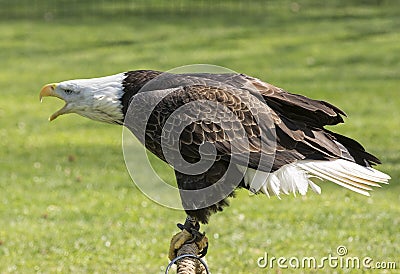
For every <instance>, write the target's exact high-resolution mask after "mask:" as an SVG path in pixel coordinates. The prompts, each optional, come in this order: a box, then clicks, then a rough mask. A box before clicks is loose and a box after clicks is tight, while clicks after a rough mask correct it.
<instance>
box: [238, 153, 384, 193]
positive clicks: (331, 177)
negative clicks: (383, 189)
mask: <svg viewBox="0 0 400 274" xmlns="http://www.w3.org/2000/svg"><path fill="white" fill-rule="evenodd" d="M238 168H239V169H240V170H242V171H244V172H245V176H244V181H245V184H246V185H248V186H249V188H250V190H251V191H253V192H262V193H264V194H265V195H267V196H268V197H270V195H276V196H278V197H279V194H280V193H281V192H282V193H284V194H289V193H293V194H294V195H296V192H299V193H300V194H301V195H305V194H306V193H307V190H308V187H310V188H311V189H312V190H313V191H314V192H316V193H318V194H320V193H321V188H320V187H319V186H318V185H316V184H315V183H314V182H312V181H311V180H310V178H311V177H316V178H318V179H320V180H323V179H325V180H328V181H331V182H333V183H336V184H338V185H340V186H342V187H345V188H347V189H350V190H352V191H354V192H357V193H360V194H363V195H366V196H369V192H368V191H370V190H372V188H371V187H380V185H379V184H387V183H388V181H389V179H390V176H389V175H387V174H385V173H383V172H380V171H378V170H376V169H373V168H368V167H363V166H360V165H358V164H356V163H354V162H351V161H347V160H342V159H337V160H332V161H315V160H301V161H297V162H295V163H292V164H288V165H284V166H282V167H281V168H280V169H278V170H277V171H275V172H273V173H265V172H261V171H256V170H254V169H251V168H247V169H246V168H244V167H242V166H238Z"/></svg>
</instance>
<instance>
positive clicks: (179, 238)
mask: <svg viewBox="0 0 400 274" xmlns="http://www.w3.org/2000/svg"><path fill="white" fill-rule="evenodd" d="M192 239H193V236H192V234H190V233H189V232H188V231H187V230H186V229H183V230H182V231H181V232H178V233H176V234H175V235H174V236H173V237H172V239H171V244H170V245H169V253H168V258H169V259H170V260H171V261H172V260H173V259H175V258H176V252H177V251H178V250H179V249H180V248H181V247H182V246H183V245H184V244H185V242H187V241H189V240H192ZM196 244H197V247H198V248H199V251H200V252H201V251H202V250H203V249H204V248H205V247H207V245H208V238H207V237H206V236H203V237H202V239H201V240H200V241H198V242H196Z"/></svg>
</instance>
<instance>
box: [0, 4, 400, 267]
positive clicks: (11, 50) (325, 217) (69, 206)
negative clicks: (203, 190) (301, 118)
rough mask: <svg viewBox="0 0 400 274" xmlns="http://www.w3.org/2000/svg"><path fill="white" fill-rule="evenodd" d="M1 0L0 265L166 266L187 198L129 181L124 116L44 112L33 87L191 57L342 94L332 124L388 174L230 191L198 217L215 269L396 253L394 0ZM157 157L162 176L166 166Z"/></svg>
mask: <svg viewBox="0 0 400 274" xmlns="http://www.w3.org/2000/svg"><path fill="white" fill-rule="evenodd" d="M3 2H4V1H3ZM3 2H1V3H0V7H1V6H2V7H1V11H0V14H1V19H0V40H1V42H0V64H1V66H0V90H1V100H0V123H1V127H0V146H1V150H0V272H1V273H3V272H5V273H7V272H20V273H32V272H44V273H53V272H57V271H59V272H74V273H76V272H77V273H82V272H89V273H92V272H98V273H104V272H120V273H121V272H123V273H126V272H132V273H157V272H162V271H163V270H164V269H165V266H166V265H167V264H168V260H167V251H168V245H169V240H170V237H171V235H172V234H173V233H175V232H176V231H177V228H176V226H175V224H176V223H177V222H182V221H184V218H185V214H184V213H183V212H181V211H177V210H172V209H168V208H165V207H162V206H160V205H158V204H156V203H153V202H152V201H151V200H149V199H148V198H146V197H145V196H144V195H143V194H142V193H141V192H140V191H139V190H138V189H137V188H136V187H135V186H134V184H133V182H132V180H131V179H130V176H129V174H128V172H127V171H126V168H125V165H124V159H123V155H122V149H121V142H122V141H121V135H122V129H121V128H120V127H118V126H112V125H105V124H101V123H96V122H92V121H89V120H87V119H84V118H81V117H79V116H76V115H69V116H65V117H60V118H59V119H57V120H56V121H54V122H52V123H49V122H48V121H47V117H48V116H49V115H50V114H51V113H53V112H54V111H55V110H57V109H58V108H59V107H61V106H62V102H59V101H56V100H51V99H46V100H45V101H44V103H43V104H40V103H39V100H38V92H39V90H40V88H41V86H42V85H43V84H46V83H49V82H56V81H61V80H66V79H73V78H89V77H97V76H104V75H109V74H113V73H118V72H121V71H126V70H129V69H157V70H168V69H172V68H174V67H177V66H181V65H187V64H193V63H210V64H215V65H220V66H224V67H227V68H230V69H232V70H235V71H239V72H243V73H246V74H249V75H253V76H256V77H259V78H261V79H263V80H265V81H268V82H270V83H273V84H275V85H278V86H280V87H283V88H285V89H287V90H289V91H292V92H297V93H302V94H305V95H307V96H310V97H313V98H317V99H324V100H328V101H330V102H331V103H333V104H335V105H337V106H340V107H341V108H342V109H343V110H344V111H345V112H346V113H347V114H348V116H349V117H348V119H346V124H345V125H340V126H336V127H335V130H336V131H338V132H341V133H343V134H347V135H349V136H351V137H353V138H356V139H358V140H360V141H361V142H362V143H363V144H364V145H365V146H366V147H367V148H368V149H369V151H371V152H372V153H374V154H376V155H377V156H379V157H380V158H381V160H382V162H383V163H384V164H383V165H382V166H380V167H378V168H379V169H380V170H382V171H384V172H387V173H389V174H390V175H391V176H392V180H391V184H390V185H389V186H384V187H383V188H382V189H378V190H376V191H374V192H373V193H372V196H371V197H369V198H368V197H362V196H360V195H357V194H353V193H350V192H349V191H347V190H344V189H341V188H339V187H337V186H335V185H333V184H331V183H328V182H323V183H320V185H321V186H322V189H323V193H322V195H320V196H317V195H314V194H311V193H310V195H307V196H306V197H304V198H302V197H297V198H293V197H292V196H287V197H282V200H278V199H276V198H271V199H268V198H266V197H261V196H257V197H250V196H249V195H248V194H247V193H246V192H244V191H243V192H242V191H240V192H238V197H237V198H236V199H234V200H232V203H231V207H230V208H228V209H226V210H225V211H224V212H223V213H219V214H217V215H214V216H213V217H212V219H211V223H210V224H209V225H208V226H204V227H203V229H204V230H205V231H206V233H207V234H208V236H209V238H210V249H209V254H208V255H207V260H208V264H209V266H210V269H211V270H212V272H213V273H267V272H269V271H270V270H271V269H269V268H266V269H260V268H258V267H257V259H258V258H259V257H260V256H263V255H264V253H265V252H267V253H268V255H269V256H275V257H280V256H284V257H287V258H289V257H292V256H298V257H300V258H301V257H304V256H315V257H316V258H322V257H324V256H328V255H329V254H333V255H337V253H336V248H337V247H338V246H339V245H344V246H346V247H347V249H348V255H349V256H358V257H360V258H362V257H365V256H369V257H371V258H373V259H374V261H395V262H397V268H400V261H399V255H400V233H399V226H400V205H399V202H400V192H399V191H400V187H399V179H400V143H399V140H400V96H399V95H400V94H399V86H400V78H399V72H400V55H399V52H400V35H399V32H398V30H399V29H400V8H399V5H395V4H393V5H390V4H389V3H385V2H384V1H382V3H381V4H380V5H378V4H376V3H375V2H374V3H373V4H369V5H355V4H354V5H353V4H349V2H348V1H330V2H329V6H324V4H323V3H324V2H318V1H299V2H298V4H297V3H295V4H294V3H291V2H289V1H272V2H270V3H268V4H263V2H259V3H258V2H255V3H253V4H250V5H247V4H246V3H245V2H243V3H240V2H237V3H236V2H233V1H230V2H219V4H216V5H215V6H213V4H212V3H211V2H210V3H209V4H208V3H204V2H200V3H202V4H199V2H192V3H191V2H190V1H180V2H179V4H175V6H174V7H171V6H169V5H167V4H165V3H159V2H158V1H152V2H151V3H150V4H148V5H149V6H146V2H144V1H143V2H140V5H134V4H131V3H130V4H128V1H126V3H125V6H124V2H116V1H110V2H109V3H107V2H103V1H102V2H99V3H97V2H96V3H97V4H96V3H95V2H93V3H92V2H89V3H87V2H88V1H80V2H79V3H80V4H79V3H78V2H74V1H71V4H70V5H68V2H64V1H60V4H59V5H57V4H55V3H53V2H55V1H48V3H46V1H40V2H39V1H37V2H34V3H35V4H34V5H29V3H26V5H17V4H15V3H14V4H13V3H7V4H6V3H3ZM367 2H368V1H367ZM370 2H373V1H370ZM376 2H379V1H376ZM312 3H314V4H312ZM316 3H320V4H318V5H317V4H316ZM191 5H193V6H191ZM326 5H328V4H326ZM138 149H139V146H138ZM139 164H140V163H138V165H139ZM161 170H162V171H163V176H164V177H165V176H166V177H167V178H169V180H171V181H172V177H171V176H172V173H171V170H169V169H165V168H164V167H161ZM135 178H138V180H140V181H142V182H143V181H144V182H145V181H146V179H147V176H146V174H140V173H139V174H137V175H136V176H135ZM148 183H149V184H151V183H153V182H151V181H149V182H148ZM291 270H292V271H294V270H293V269H291ZM308 270H309V269H308ZM308 270H301V269H297V271H299V272H301V271H304V272H309V271H308ZM280 271H281V269H279V268H277V267H276V266H275V268H274V269H273V272H276V273H280ZM312 271H315V272H320V271H326V272H327V273H330V272H332V271H333V269H332V268H329V267H325V268H324V269H323V270H314V269H312ZM336 271H338V272H342V271H345V270H344V269H340V268H338V269H336ZM346 271H347V270H346ZM397 271H398V269H397ZM354 272H355V271H354Z"/></svg>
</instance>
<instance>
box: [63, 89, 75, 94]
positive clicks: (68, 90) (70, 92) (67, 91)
mask: <svg viewBox="0 0 400 274" xmlns="http://www.w3.org/2000/svg"><path fill="white" fill-rule="evenodd" d="M64 92H65V94H72V93H74V91H73V90H72V89H64Z"/></svg>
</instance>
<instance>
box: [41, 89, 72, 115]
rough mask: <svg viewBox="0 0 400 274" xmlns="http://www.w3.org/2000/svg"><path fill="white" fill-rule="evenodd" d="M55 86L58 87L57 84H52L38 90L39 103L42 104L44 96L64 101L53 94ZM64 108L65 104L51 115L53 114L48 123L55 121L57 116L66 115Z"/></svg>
mask: <svg viewBox="0 0 400 274" xmlns="http://www.w3.org/2000/svg"><path fill="white" fill-rule="evenodd" d="M57 85H58V83H53V84H48V85H45V86H44V87H43V88H42V89H41V90H40V95H39V98H40V102H42V100H43V97H46V96H52V97H57V98H60V99H61V100H64V98H62V97H61V96H60V95H58V94H57V93H56V92H55V90H56V87H57ZM64 101H65V100H64ZM66 107H67V104H65V106H64V107H63V108H62V109H60V110H58V111H57V112H55V113H53V114H52V115H51V116H50V118H49V120H50V121H53V120H54V119H56V118H57V117H58V116H60V115H62V114H64V113H66Z"/></svg>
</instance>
